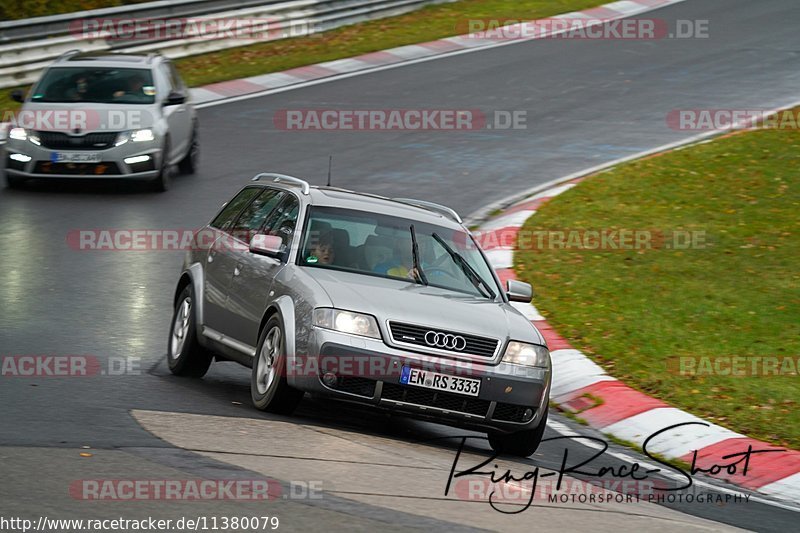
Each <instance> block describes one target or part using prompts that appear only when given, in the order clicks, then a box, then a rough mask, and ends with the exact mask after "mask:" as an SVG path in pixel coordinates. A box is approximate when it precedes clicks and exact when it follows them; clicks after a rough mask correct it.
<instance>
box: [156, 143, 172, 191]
mask: <svg viewBox="0 0 800 533" xmlns="http://www.w3.org/2000/svg"><path fill="white" fill-rule="evenodd" d="M169 150H170V144H169V137H167V138H166V139H164V150H163V151H162V153H161V168H160V169H159V171H158V176H156V177H155V178H153V181H152V182H151V185H152V187H153V190H154V191H156V192H165V191H168V190H169V186H170V182H171V180H172V176H171V170H172V169H171V168H170V166H169Z"/></svg>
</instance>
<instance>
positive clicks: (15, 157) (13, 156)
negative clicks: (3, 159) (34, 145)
mask: <svg viewBox="0 0 800 533" xmlns="http://www.w3.org/2000/svg"><path fill="white" fill-rule="evenodd" d="M8 157H10V158H11V159H13V160H14V161H19V162H20V163H27V162H28V161H30V160H31V156H29V155H25V154H11V155H10V156H8Z"/></svg>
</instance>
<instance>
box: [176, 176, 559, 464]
mask: <svg viewBox="0 0 800 533" xmlns="http://www.w3.org/2000/svg"><path fill="white" fill-rule="evenodd" d="M531 293H532V291H531V287H530V285H527V284H525V283H521V282H516V281H509V282H508V283H507V285H506V288H505V290H503V289H502V288H501V284H500V281H499V279H498V278H497V276H496V274H495V273H494V271H493V269H492V268H491V266H490V264H489V262H488V261H487V259H486V257H485V255H484V254H483V252H482V251H481V249H480V248H479V247H478V245H477V244H476V241H475V239H474V238H473V236H472V235H471V234H470V232H469V230H468V229H467V228H465V227H464V225H463V224H462V221H461V219H460V218H459V216H458V215H457V214H456V213H455V212H454V211H452V210H451V209H448V208H447V207H444V206H441V205H437V204H433V203H430V202H425V201H419V200H411V199H389V198H383V197H379V196H374V195H369V194H361V193H356V192H352V191H347V190H343V189H338V188H332V187H312V186H309V184H308V183H306V182H305V181H303V180H300V179H297V178H293V177H290V176H282V175H279V174H259V175H258V176H256V177H255V178H254V179H253V183H252V184H250V185H248V186H246V187H245V188H243V189H242V190H241V191H239V192H238V193H237V194H236V196H235V197H234V198H233V199H231V200H230V201H229V202H227V203H226V204H225V205H224V206H223V208H222V210H221V211H220V212H219V213H218V214H217V215H216V216H215V217H214V219H213V220H212V221H211V222H210V223H209V224H208V225H207V226H206V227H204V228H202V229H201V230H199V231H198V232H196V233H195V235H194V240H193V245H192V247H191V249H190V250H189V251H188V252H187V254H186V258H185V261H184V266H183V271H182V273H181V276H180V279H179V281H178V285H177V288H176V291H175V296H174V306H175V312H174V317H173V321H172V326H171V331H170V338H169V343H168V355H167V359H168V363H169V368H170V369H171V371H172V372H173V373H174V374H177V375H181V376H203V375H204V374H205V373H206V372H207V370H208V368H209V365H210V364H211V362H212V359H216V360H218V361H219V360H230V361H237V362H239V363H241V364H243V365H246V366H248V367H250V368H251V369H252V372H251V396H252V400H253V403H254V405H255V406H256V407H257V408H259V409H262V410H266V411H271V412H275V413H282V414H289V413H291V412H292V411H293V410H294V409H295V407H296V406H297V404H298V403H299V402H300V400H301V398H302V397H303V394H304V393H305V392H309V393H312V394H317V395H324V396H329V397H335V398H339V399H342V400H349V401H353V402H358V403H361V404H368V405H374V406H376V407H379V408H385V409H390V410H394V411H399V412H403V413H407V414H411V415H414V416H417V417H423V418H426V419H432V420H434V421H437V422H440V423H445V424H449V425H455V426H462V427H466V428H470V429H476V430H479V431H484V432H486V433H488V435H489V442H490V444H491V446H492V447H493V448H494V449H495V450H497V451H502V452H505V453H510V454H515V455H522V456H527V455H530V454H532V453H533V452H534V451H535V450H536V448H537V447H538V445H539V443H540V441H541V439H542V435H543V433H544V428H545V423H546V420H547V412H548V400H549V393H550V382H551V361H550V352H549V351H548V349H547V346H546V344H545V341H544V338H543V337H542V335H541V334H540V333H539V332H538V331H537V329H536V328H535V327H534V326H533V324H532V323H531V322H530V321H529V320H528V319H527V318H525V316H523V314H522V313H521V312H520V311H518V310H517V309H516V308H515V307H514V306H512V305H511V302H515V301H517V302H529V301H530V299H531Z"/></svg>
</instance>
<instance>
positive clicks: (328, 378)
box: [322, 372, 339, 388]
mask: <svg viewBox="0 0 800 533" xmlns="http://www.w3.org/2000/svg"><path fill="white" fill-rule="evenodd" d="M337 381H339V378H337V377H336V374H334V373H333V372H325V374H324V375H323V376H322V382H323V383H324V384H325V385H326V386H328V387H331V388H333V387H335V386H336V382H337Z"/></svg>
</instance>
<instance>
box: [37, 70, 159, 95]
mask: <svg viewBox="0 0 800 533" xmlns="http://www.w3.org/2000/svg"><path fill="white" fill-rule="evenodd" d="M155 97H156V88H155V86H154V84H153V73H152V72H151V71H150V70H149V69H143V68H97V67H53V68H51V69H50V70H48V71H47V72H46V73H45V75H44V77H43V78H42V79H41V80H40V81H39V83H38V84H37V85H36V88H35V89H34V91H33V95H32V96H31V100H32V101H34V102H59V103H66V102H91V103H102V104H152V103H153V102H155Z"/></svg>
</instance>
